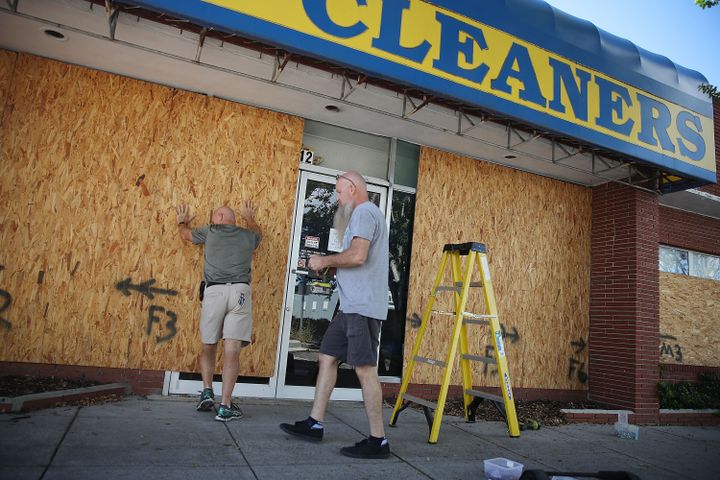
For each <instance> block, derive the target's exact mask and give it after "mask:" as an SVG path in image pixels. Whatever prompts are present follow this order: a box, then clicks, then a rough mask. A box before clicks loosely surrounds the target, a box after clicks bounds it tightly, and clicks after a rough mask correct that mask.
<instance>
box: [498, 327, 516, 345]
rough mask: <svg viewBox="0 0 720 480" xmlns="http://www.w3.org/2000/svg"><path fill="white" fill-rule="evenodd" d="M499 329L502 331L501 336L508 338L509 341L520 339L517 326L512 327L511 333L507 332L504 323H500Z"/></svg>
mask: <svg viewBox="0 0 720 480" xmlns="http://www.w3.org/2000/svg"><path fill="white" fill-rule="evenodd" d="M500 330H501V332H502V336H503V338H509V339H510V343H516V342H517V341H518V340H520V332H518V330H517V327H513V331H512V333H508V331H507V329H506V328H505V325H504V324H502V323H501V324H500Z"/></svg>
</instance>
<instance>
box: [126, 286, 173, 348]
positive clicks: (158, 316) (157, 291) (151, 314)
mask: <svg viewBox="0 0 720 480" xmlns="http://www.w3.org/2000/svg"><path fill="white" fill-rule="evenodd" d="M154 284H155V279H154V278H151V279H150V280H146V281H144V282H140V283H138V284H133V283H132V278H131V277H127V278H125V279H124V280H121V281H119V282H118V283H116V284H115V288H116V289H117V290H118V291H119V292H120V293H122V294H123V295H125V296H126V297H129V296H130V295H131V294H132V292H131V291H132V290H134V291H136V292H138V293H139V294H140V295H144V296H146V297H147V298H149V299H151V300H152V299H153V298H155V295H170V296H175V295H177V290H172V289H164V288H157V287H153V285H154ZM165 318H167V319H166V320H165V323H163V320H164V319H165ZM177 320H178V316H177V314H176V313H175V312H173V311H171V310H167V309H166V308H165V307H161V306H160V305H150V308H149V309H148V320H147V325H146V326H145V334H146V335H148V336H150V334H151V333H152V330H153V325H154V324H156V323H157V324H158V326H161V327H164V329H165V330H167V332H168V333H166V334H165V335H162V336H161V335H157V336H156V337H155V341H156V342H157V343H164V342H167V341H169V340H170V339H172V338H173V337H174V336H175V335H176V334H177V327H176V323H177Z"/></svg>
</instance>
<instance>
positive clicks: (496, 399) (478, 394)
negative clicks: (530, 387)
mask: <svg viewBox="0 0 720 480" xmlns="http://www.w3.org/2000/svg"><path fill="white" fill-rule="evenodd" d="M465 393H466V394H467V395H472V396H474V397H481V398H487V399H488V400H492V401H493V402H500V403H505V402H504V401H503V398H502V397H500V396H497V395H493V394H492V393H487V392H481V391H480V390H472V389H468V390H465ZM405 396H406V397H407V395H405Z"/></svg>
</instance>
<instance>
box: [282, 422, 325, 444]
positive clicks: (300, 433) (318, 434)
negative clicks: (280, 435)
mask: <svg viewBox="0 0 720 480" xmlns="http://www.w3.org/2000/svg"><path fill="white" fill-rule="evenodd" d="M280 428H282V430H283V432H285V433H289V434H290V435H295V436H296V437H300V438H304V439H305V440H310V441H311V442H319V441H320V440H322V438H323V433H324V431H325V429H324V428H322V427H320V428H318V427H311V426H310V425H309V424H308V422H307V420H300V421H299V422H295V424H294V425H293V424H290V423H281V424H280Z"/></svg>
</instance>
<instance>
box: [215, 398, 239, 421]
mask: <svg viewBox="0 0 720 480" xmlns="http://www.w3.org/2000/svg"><path fill="white" fill-rule="evenodd" d="M242 417H243V412H242V410H240V407H238V406H237V405H236V404H234V403H232V404H230V406H227V405H223V404H222V403H221V404H220V408H218V411H217V415H215V420H217V421H218V422H229V421H230V420H237V419H238V418H242Z"/></svg>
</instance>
